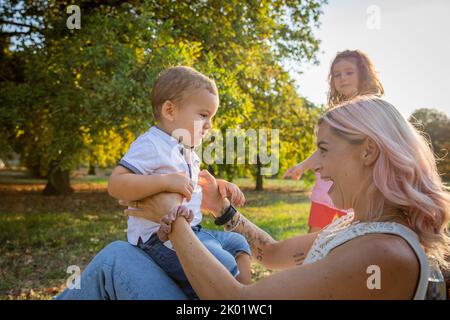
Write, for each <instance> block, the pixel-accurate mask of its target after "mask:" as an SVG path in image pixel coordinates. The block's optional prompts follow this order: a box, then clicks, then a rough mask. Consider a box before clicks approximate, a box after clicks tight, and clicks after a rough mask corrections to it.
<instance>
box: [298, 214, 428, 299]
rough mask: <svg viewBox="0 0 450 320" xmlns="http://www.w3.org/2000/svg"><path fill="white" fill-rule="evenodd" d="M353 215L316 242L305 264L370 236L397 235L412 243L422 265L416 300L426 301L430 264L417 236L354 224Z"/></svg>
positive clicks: (381, 225) (395, 227) (394, 226)
mask: <svg viewBox="0 0 450 320" xmlns="http://www.w3.org/2000/svg"><path fill="white" fill-rule="evenodd" d="M353 218H354V215H353V212H350V213H348V214H346V215H345V216H342V217H341V218H339V219H336V220H335V221H334V222H333V223H331V224H330V225H329V226H327V227H326V228H325V229H323V230H322V231H321V232H320V233H319V234H318V235H317V238H316V240H315V241H314V243H313V245H312V247H311V249H310V250H309V252H308V254H307V256H306V258H305V261H304V262H303V264H308V263H313V262H316V261H318V260H320V259H322V258H324V257H325V256H326V255H327V254H328V253H329V252H330V251H331V250H333V249H334V248H336V247H337V246H339V245H341V244H343V243H345V242H347V241H350V240H352V239H354V238H356V237H360V236H363V235H366V234H370V233H388V234H395V235H398V236H400V237H402V238H403V239H405V241H407V242H408V244H409V245H410V246H411V248H412V249H413V250H414V252H415V253H416V255H417V257H418V259H419V261H420V269H421V270H420V280H419V283H418V286H417V288H416V293H415V295H414V299H424V298H425V295H426V291H427V286H428V275H429V263H428V259H427V256H426V255H425V252H424V251H423V248H422V246H421V245H420V243H419V240H418V237H417V235H416V234H415V233H414V232H413V231H412V230H411V229H409V228H407V227H405V226H403V225H401V224H399V223H395V222H359V221H353Z"/></svg>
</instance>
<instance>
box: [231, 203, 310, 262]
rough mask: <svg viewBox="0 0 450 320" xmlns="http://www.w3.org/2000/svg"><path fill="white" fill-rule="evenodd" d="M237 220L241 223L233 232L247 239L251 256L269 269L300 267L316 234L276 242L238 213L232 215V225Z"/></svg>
mask: <svg viewBox="0 0 450 320" xmlns="http://www.w3.org/2000/svg"><path fill="white" fill-rule="evenodd" d="M239 219H241V222H240V223H239V225H238V226H237V227H236V228H235V229H234V230H233V231H234V232H237V233H240V234H242V235H243V236H244V237H245V238H246V239H247V241H248V243H249V245H250V248H251V250H252V256H253V257H254V258H255V259H256V260H257V261H258V262H259V263H261V264H262V265H263V266H265V267H266V268H269V269H275V270H276V269H278V270H280V269H287V268H291V267H294V266H296V265H301V264H302V263H303V260H304V259H305V258H306V255H307V253H308V251H309V249H310V248H311V246H312V244H313V242H314V240H315V239H316V237H317V234H318V233H317V232H316V233H310V234H305V235H299V236H296V237H293V238H289V239H286V240H283V241H276V240H274V239H273V238H272V237H271V236H270V235H269V234H268V233H267V232H265V231H264V230H262V229H260V228H259V227H258V226H256V225H255V224H254V223H252V222H251V221H249V220H247V219H246V218H245V217H244V216H243V215H242V214H241V213H240V212H237V213H236V214H235V215H234V217H233V219H232V225H234V224H235V223H236V222H237V221H238V220H239Z"/></svg>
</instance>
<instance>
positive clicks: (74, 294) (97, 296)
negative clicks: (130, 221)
mask: <svg viewBox="0 0 450 320" xmlns="http://www.w3.org/2000/svg"><path fill="white" fill-rule="evenodd" d="M80 277H81V278H80V289H69V288H68V289H66V290H64V291H63V292H62V293H60V294H59V295H58V296H56V297H54V299H55V300H187V299H188V297H187V296H186V294H185V293H184V292H183V291H182V290H181V288H180V287H179V286H178V285H177V284H176V283H175V282H174V281H173V280H172V279H171V278H170V277H169V276H168V275H167V273H166V272H164V270H162V269H161V267H159V266H158V265H157V264H156V263H155V262H154V261H153V260H152V259H151V258H150V257H149V256H148V255H147V254H146V253H144V252H143V251H142V250H141V249H139V248H138V247H136V246H133V245H132V244H130V243H128V242H125V241H115V242H113V243H110V244H109V245H108V246H106V247H105V248H103V249H102V250H101V251H100V252H99V253H98V254H97V255H96V256H95V257H94V259H92V261H91V262H90V263H89V264H88V265H87V267H86V268H85V270H84V271H83V272H82V273H81V276H80Z"/></svg>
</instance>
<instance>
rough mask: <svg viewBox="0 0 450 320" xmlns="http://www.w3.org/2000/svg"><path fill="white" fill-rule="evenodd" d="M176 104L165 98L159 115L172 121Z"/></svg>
mask: <svg viewBox="0 0 450 320" xmlns="http://www.w3.org/2000/svg"><path fill="white" fill-rule="evenodd" d="M175 108H176V106H175V105H174V104H173V103H172V101H170V100H166V101H165V102H164V103H163V105H162V107H161V115H162V117H163V118H164V119H166V120H168V121H173V120H174V118H175Z"/></svg>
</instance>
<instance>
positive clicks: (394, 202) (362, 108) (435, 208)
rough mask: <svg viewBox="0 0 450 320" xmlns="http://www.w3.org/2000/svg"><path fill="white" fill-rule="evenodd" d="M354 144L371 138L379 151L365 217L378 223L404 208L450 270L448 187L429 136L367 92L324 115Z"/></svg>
mask: <svg viewBox="0 0 450 320" xmlns="http://www.w3.org/2000/svg"><path fill="white" fill-rule="evenodd" d="M323 122H326V123H328V124H329V125H330V126H331V128H332V130H333V131H334V132H335V133H336V134H338V135H340V136H342V137H344V138H345V139H347V140H348V141H349V142H351V143H353V144H359V143H362V142H363V141H364V140H365V139H366V138H367V137H368V138H370V139H372V140H373V141H374V142H375V144H376V145H377V146H378V149H379V152H380V153H379V156H378V158H377V160H376V162H375V164H374V168H373V177H372V178H373V180H372V182H371V185H370V186H369V189H368V192H367V194H364V195H361V197H360V198H359V200H358V201H366V202H367V204H368V206H367V208H368V212H367V213H366V214H367V217H368V219H369V220H370V221H379V220H380V219H381V215H382V213H383V211H384V210H385V209H386V208H387V207H388V206H393V207H394V208H396V209H398V210H399V211H400V212H403V214H404V215H405V217H406V218H407V220H408V222H409V224H410V227H411V229H413V230H414V231H415V232H416V233H417V235H418V236H419V239H420V242H421V244H422V246H423V247H424V249H425V251H426V252H427V254H428V256H429V257H431V258H432V259H434V260H436V261H437V262H438V263H439V265H440V266H441V267H442V268H443V269H449V267H450V263H449V261H447V258H448V257H450V237H449V234H448V224H449V221H450V193H449V188H448V187H447V186H445V185H444V184H443V183H442V180H441V177H440V176H439V173H438V171H437V168H436V159H435V157H434V155H433V152H432V151H431V148H430V144H429V142H428V141H427V140H426V138H425V136H424V135H423V134H422V133H420V132H419V131H418V130H417V129H416V128H415V127H414V126H413V125H412V124H411V123H409V122H408V121H407V120H406V119H405V118H404V117H403V116H402V115H401V114H400V113H399V112H398V111H397V109H396V108H395V107H394V106H393V105H392V104H390V103H389V102H387V101H385V100H383V99H381V98H379V97H376V96H365V97H364V96H363V97H358V98H355V99H353V100H351V101H348V102H345V103H343V104H341V105H338V106H336V107H335V108H333V109H330V110H329V111H327V112H326V113H325V115H324V116H323V117H322V118H321V119H320V121H319V124H321V123H323Z"/></svg>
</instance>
